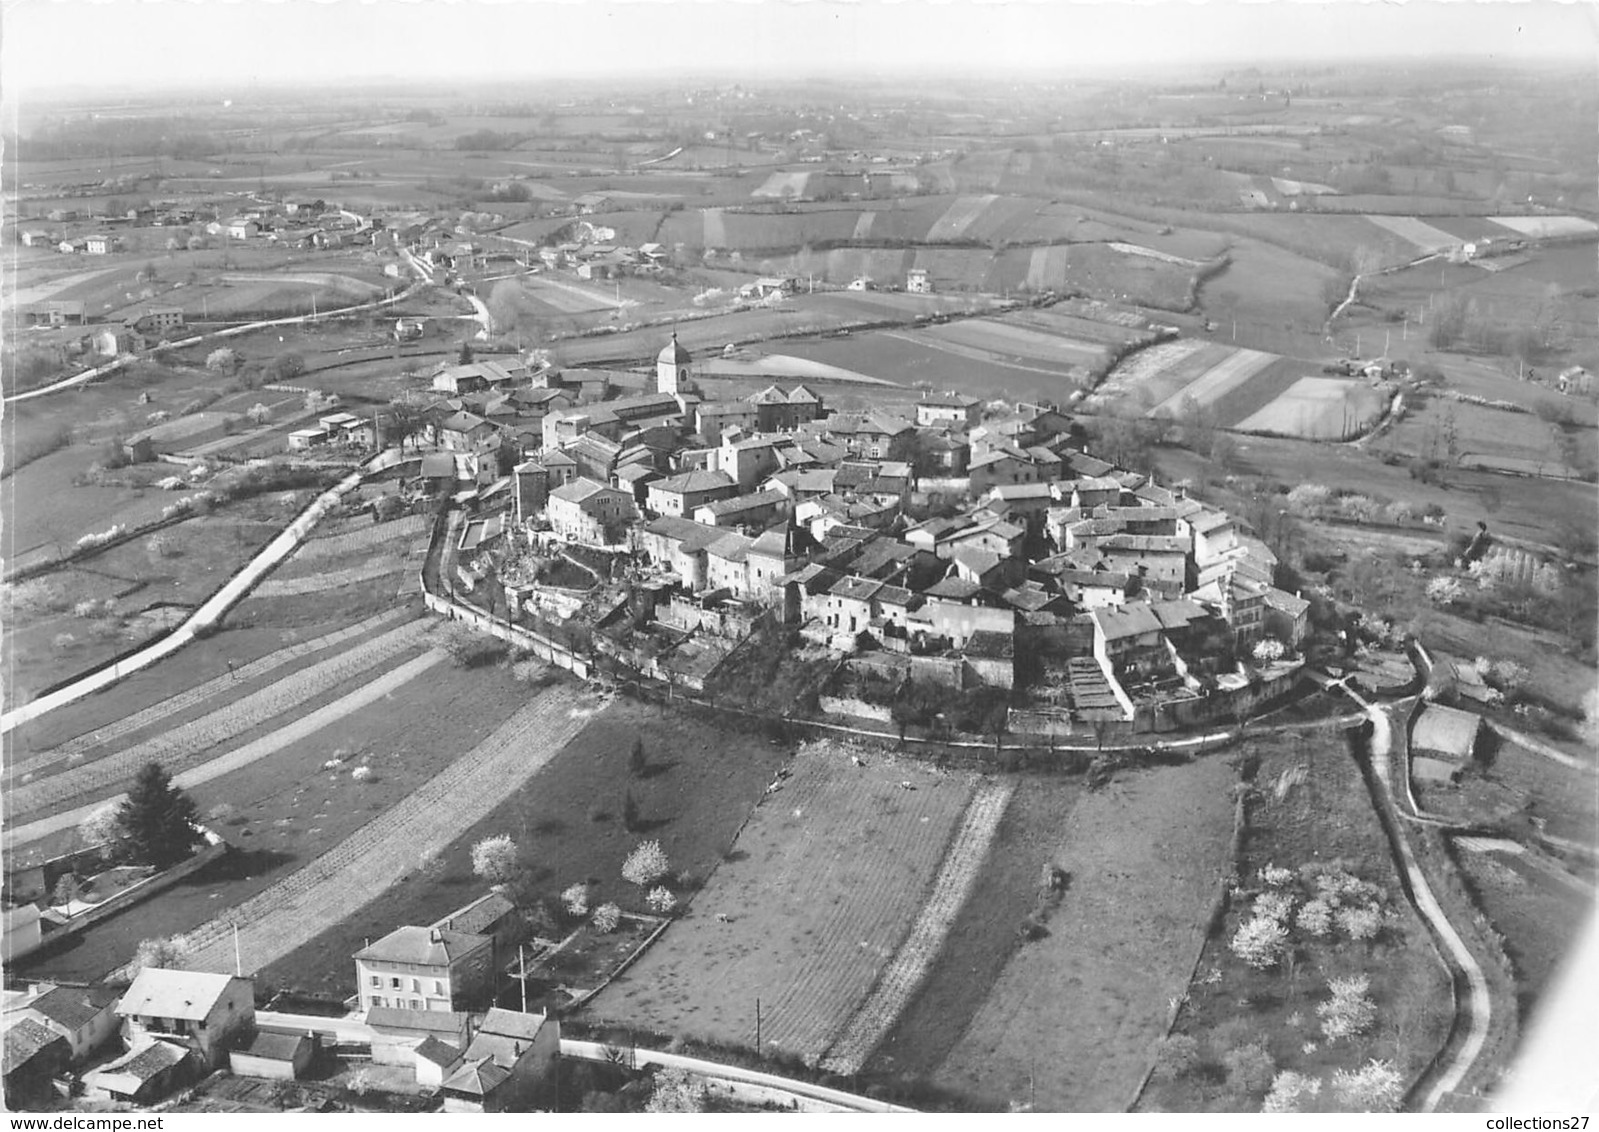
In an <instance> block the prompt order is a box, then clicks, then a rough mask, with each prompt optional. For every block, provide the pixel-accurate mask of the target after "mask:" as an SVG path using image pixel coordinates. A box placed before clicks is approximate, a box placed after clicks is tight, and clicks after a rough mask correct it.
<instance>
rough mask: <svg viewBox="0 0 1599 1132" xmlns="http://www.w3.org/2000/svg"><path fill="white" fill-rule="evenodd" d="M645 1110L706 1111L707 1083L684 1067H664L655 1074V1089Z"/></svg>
mask: <svg viewBox="0 0 1599 1132" xmlns="http://www.w3.org/2000/svg"><path fill="white" fill-rule="evenodd" d="M644 1111H645V1112H704V1111H705V1084H704V1082H702V1081H700V1080H699V1079H698V1078H697V1077H691V1076H689V1074H688V1071H687V1070H684V1069H662V1070H660V1071H659V1072H658V1073H656V1075H655V1091H654V1092H652V1093H651V1094H650V1099H649V1101H648V1102H647V1103H646V1104H645V1105H644Z"/></svg>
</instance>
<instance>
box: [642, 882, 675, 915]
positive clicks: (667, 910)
mask: <svg viewBox="0 0 1599 1132" xmlns="http://www.w3.org/2000/svg"><path fill="white" fill-rule="evenodd" d="M644 903H646V904H648V905H649V907H650V911H651V912H654V913H656V914H657V915H661V916H669V915H671V914H672V910H673V909H674V908H676V907H677V897H675V896H673V895H672V890H671V889H669V888H667V887H666V886H665V885H657V886H656V887H655V888H652V889H650V891H649V895H647V896H646V897H644Z"/></svg>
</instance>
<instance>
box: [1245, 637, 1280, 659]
mask: <svg viewBox="0 0 1599 1132" xmlns="http://www.w3.org/2000/svg"><path fill="white" fill-rule="evenodd" d="M1283 651H1284V650H1283V644H1282V642H1281V641H1274V640H1272V639H1271V638H1270V637H1266V638H1265V639H1263V640H1259V641H1256V642H1255V648H1254V650H1253V654H1252V655H1253V656H1254V658H1255V659H1256V660H1258V661H1260V662H1261V663H1262V664H1270V663H1272V662H1273V661H1277V660H1281V659H1282V658H1283Z"/></svg>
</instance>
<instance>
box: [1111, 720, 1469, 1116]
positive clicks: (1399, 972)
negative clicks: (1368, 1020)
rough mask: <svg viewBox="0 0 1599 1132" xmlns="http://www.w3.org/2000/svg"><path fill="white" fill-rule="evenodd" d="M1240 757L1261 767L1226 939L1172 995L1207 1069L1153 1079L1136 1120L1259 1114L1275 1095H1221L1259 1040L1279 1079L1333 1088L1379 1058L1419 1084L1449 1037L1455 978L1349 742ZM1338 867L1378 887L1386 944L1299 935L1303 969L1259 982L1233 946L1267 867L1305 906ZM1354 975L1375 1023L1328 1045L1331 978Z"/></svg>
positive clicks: (1258, 1091) (1291, 745)
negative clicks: (1237, 1063) (1407, 891)
mask: <svg viewBox="0 0 1599 1132" xmlns="http://www.w3.org/2000/svg"><path fill="white" fill-rule="evenodd" d="M1240 755H1241V756H1242V757H1246V758H1249V759H1251V760H1254V759H1258V760H1259V768H1258V770H1256V771H1255V773H1254V777H1253V781H1254V783H1255V787H1256V790H1257V793H1256V795H1255V797H1254V798H1253V799H1252V800H1251V801H1250V803H1249V805H1248V810H1247V822H1248V825H1247V829H1248V833H1247V835H1246V836H1245V838H1244V840H1243V853H1242V858H1241V859H1240V860H1238V861H1236V862H1232V861H1227V862H1225V865H1224V867H1230V868H1235V869H1236V875H1237V877H1238V883H1237V888H1238V890H1239V891H1238V894H1237V895H1235V896H1233V897H1231V898H1230V899H1229V900H1228V901H1227V903H1226V914H1225V917H1224V920H1223V924H1222V929H1221V930H1220V931H1218V932H1216V933H1215V934H1213V935H1212V936H1210V938H1209V939H1207V940H1206V941H1205V944H1204V952H1203V954H1202V956H1201V957H1200V959H1199V963H1198V967H1197V970H1196V971H1195V978H1194V981H1193V982H1192V983H1190V984H1188V985H1186V986H1182V987H1179V988H1174V989H1173V991H1172V993H1173V994H1185V995H1186V998H1185V1001H1184V1002H1183V1004H1182V1007H1181V1011H1180V1013H1179V1014H1178V1015H1177V1019H1176V1032H1178V1033H1181V1034H1186V1035H1188V1036H1190V1037H1192V1038H1194V1039H1195V1040H1196V1041H1197V1042H1199V1043H1200V1049H1199V1057H1200V1065H1199V1066H1197V1067H1196V1068H1195V1069H1194V1070H1192V1071H1190V1072H1187V1073H1182V1074H1179V1075H1178V1076H1177V1077H1176V1078H1175V1079H1171V1080H1163V1079H1157V1080H1155V1081H1153V1082H1152V1083H1151V1085H1150V1087H1149V1088H1148V1090H1147V1091H1146V1092H1145V1093H1144V1094H1143V1096H1142V1098H1141V1100H1140V1102H1139V1106H1138V1110H1139V1111H1146V1112H1161V1111H1178V1112H1195V1111H1201V1112H1204V1111H1213V1112H1245V1111H1255V1110H1258V1108H1259V1106H1260V1099H1261V1095H1262V1094H1263V1093H1264V1091H1265V1087H1264V1085H1260V1086H1258V1087H1254V1088H1252V1089H1250V1090H1247V1091H1246V1090H1241V1089H1239V1088H1238V1087H1237V1086H1235V1085H1234V1084H1233V1083H1232V1082H1226V1083H1224V1082H1223V1080H1222V1078H1223V1076H1224V1074H1223V1073H1222V1071H1221V1061H1222V1058H1223V1057H1224V1056H1225V1055H1226V1054H1227V1053H1229V1052H1231V1051H1232V1050H1233V1049H1236V1048H1238V1047H1240V1046H1244V1045H1248V1044H1250V1043H1256V1042H1258V1043H1261V1044H1263V1045H1264V1046H1265V1047H1266V1049H1267V1052H1268V1053H1269V1054H1270V1055H1271V1057H1272V1058H1273V1060H1274V1061H1275V1063H1276V1065H1277V1067H1278V1068H1279V1069H1293V1070H1295V1071H1297V1072H1301V1073H1306V1074H1309V1075H1311V1076H1314V1077H1323V1078H1325V1077H1329V1076H1330V1074H1331V1071H1332V1070H1333V1069H1335V1068H1341V1069H1354V1068H1357V1067H1359V1066H1360V1065H1361V1064H1363V1063H1364V1062H1365V1061H1366V1060H1367V1059H1368V1058H1372V1057H1377V1058H1383V1059H1387V1060H1391V1061H1392V1062H1393V1063H1394V1065H1395V1067H1396V1068H1398V1069H1399V1071H1400V1073H1401V1074H1402V1075H1403V1077H1404V1080H1405V1081H1406V1083H1407V1084H1408V1083H1409V1082H1410V1081H1411V1080H1413V1079H1414V1078H1415V1075H1416V1074H1417V1073H1418V1072H1419V1071H1420V1070H1421V1069H1422V1068H1423V1067H1425V1066H1426V1064H1427V1063H1428V1061H1429V1060H1430V1059H1431V1058H1432V1056H1433V1054H1434V1053H1435V1052H1436V1051H1437V1050H1438V1048H1439V1047H1440V1045H1441V1044H1442V1042H1443V1040H1444V1038H1445V1036H1446V1035H1447V1032H1448V1029H1449V1023H1450V1009H1449V1007H1450V1001H1451V999H1450V992H1449V989H1448V981H1447V978H1446V975H1445V972H1444V968H1443V966H1442V965H1441V963H1440V962H1439V960H1438V958H1437V955H1436V952H1435V951H1434V949H1433V947H1432V943H1431V940H1430V938H1429V936H1428V933H1427V930H1426V928H1425V927H1424V926H1423V924H1422V922H1421V920H1420V918H1419V917H1417V915H1416V914H1415V912H1414V911H1413V910H1412V909H1411V907H1410V905H1409V904H1408V903H1407V902H1406V900H1405V897H1404V891H1403V889H1402V888H1401V885H1400V879H1399V877H1398V875H1397V872H1396V869H1395V867H1394V864H1393V862H1392V859H1391V857H1390V856H1389V854H1388V851H1387V846H1386V843H1385V841H1384V839H1383V836H1382V832H1381V827H1380V826H1379V825H1378V821H1377V816H1376V814H1375V813H1374V812H1373V810H1372V802H1371V799H1370V796H1369V795H1368V793H1367V791H1366V787H1365V785H1364V783H1363V782H1362V780H1361V776H1360V771H1359V768H1358V767H1357V766H1356V764H1355V760H1354V758H1353V757H1352V756H1351V755H1350V753H1349V752H1348V750H1347V749H1345V741H1344V738H1343V736H1342V734H1341V733H1340V732H1338V731H1336V730H1325V731H1321V732H1316V733H1306V732H1296V733H1290V734H1288V735H1283V736H1272V737H1269V738H1266V739H1251V740H1249V741H1248V742H1247V744H1246V745H1245V746H1244V747H1243V748H1242V750H1241V751H1240ZM1335 864H1339V865H1341V867H1342V869H1344V870H1346V871H1347V872H1349V873H1350V874H1352V875H1353V876H1355V877H1357V878H1358V879H1360V880H1361V881H1364V882H1367V883H1369V884H1372V885H1375V886H1376V892H1377V895H1376V897H1375V900H1376V901H1377V902H1378V904H1379V906H1380V907H1381V908H1382V909H1383V910H1384V911H1385V913H1388V915H1387V918H1386V919H1385V921H1384V927H1383V930H1382V932H1381V933H1380V934H1379V935H1378V936H1377V937H1376V938H1375V939H1372V940H1369V941H1356V940H1350V939H1348V938H1347V935H1346V934H1345V933H1342V932H1340V931H1337V930H1335V931H1333V932H1330V933H1328V934H1327V935H1326V936H1323V937H1314V936H1311V935H1310V933H1308V932H1307V931H1305V930H1304V929H1303V928H1301V927H1297V926H1296V927H1293V928H1292V931H1291V935H1292V945H1293V947H1294V949H1295V952H1294V953H1295V956H1296V960H1297V961H1296V962H1295V963H1294V964H1292V965H1284V964H1278V965H1275V966H1274V967H1273V968H1272V969H1270V970H1267V971H1256V970H1255V969H1253V968H1251V967H1249V966H1247V965H1246V964H1245V963H1243V961H1242V960H1240V959H1239V958H1238V957H1237V956H1236V955H1234V954H1233V953H1232V952H1231V950H1230V949H1229V948H1228V941H1229V940H1230V939H1231V938H1232V936H1233V934H1234V933H1235V932H1236V931H1237V930H1238V927H1239V926H1240V924H1242V923H1243V921H1244V920H1246V919H1248V918H1249V917H1250V914H1251V904H1252V901H1253V897H1254V895H1255V894H1257V893H1259V892H1262V891H1264V890H1266V888H1267V886H1266V884H1265V883H1264V880H1263V878H1262V876H1261V870H1262V869H1263V868H1265V867H1266V866H1268V865H1269V866H1275V867H1277V868H1281V869H1286V870H1290V872H1291V875H1292V877H1293V880H1292V882H1291V883H1290V884H1289V885H1288V886H1286V887H1285V888H1284V889H1283V891H1285V892H1289V893H1291V894H1293V896H1294V898H1295V904H1296V905H1299V906H1302V904H1303V902H1304V900H1305V899H1306V897H1307V895H1309V894H1314V893H1315V892H1316V886H1315V884H1314V874H1313V872H1311V871H1312V870H1316V869H1325V868H1329V867H1332V866H1333V865H1335ZM1301 869H1304V870H1307V873H1300V872H1299V871H1298V870H1301ZM1307 874H1309V879H1306V877H1307ZM1357 903H1358V902H1357ZM1189 954H1190V956H1192V954H1193V953H1192V952H1190V953H1189ZM1354 974H1364V975H1367V976H1369V977H1370V979H1371V997H1372V999H1373V1000H1374V1001H1375V1003H1376V1005H1377V1020H1376V1024H1375V1025H1374V1026H1373V1027H1372V1029H1371V1031H1370V1032H1369V1033H1367V1034H1365V1035H1361V1036H1358V1037H1350V1038H1344V1039H1340V1040H1336V1041H1330V1040H1326V1039H1325V1038H1324V1037H1323V1035H1322V1033H1321V1031H1320V1025H1319V1019H1318V1017H1317V1014H1316V1008H1317V1006H1318V1005H1319V1004H1320V1003H1321V1002H1323V1001H1325V1000H1326V998H1327V980H1328V979H1331V978H1335V977H1340V976H1345V975H1354ZM1211 1066H1214V1067H1215V1069H1214V1070H1212V1069H1211V1068H1210V1067H1211Z"/></svg>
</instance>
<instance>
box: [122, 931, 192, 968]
mask: <svg viewBox="0 0 1599 1132" xmlns="http://www.w3.org/2000/svg"><path fill="white" fill-rule="evenodd" d="M184 955H185V949H184V947H183V945H182V944H181V943H179V942H178V941H177V939H176V938H170V939H163V938H156V939H146V940H141V941H140V942H139V946H138V948H137V949H136V950H135V951H134V953H133V962H132V963H130V964H129V965H128V966H129V970H130V973H131V974H135V975H137V974H138V973H139V972H140V971H142V970H144V969H145V968H146V967H163V968H166V969H167V970H172V971H181V970H182V969H183V959H184Z"/></svg>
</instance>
